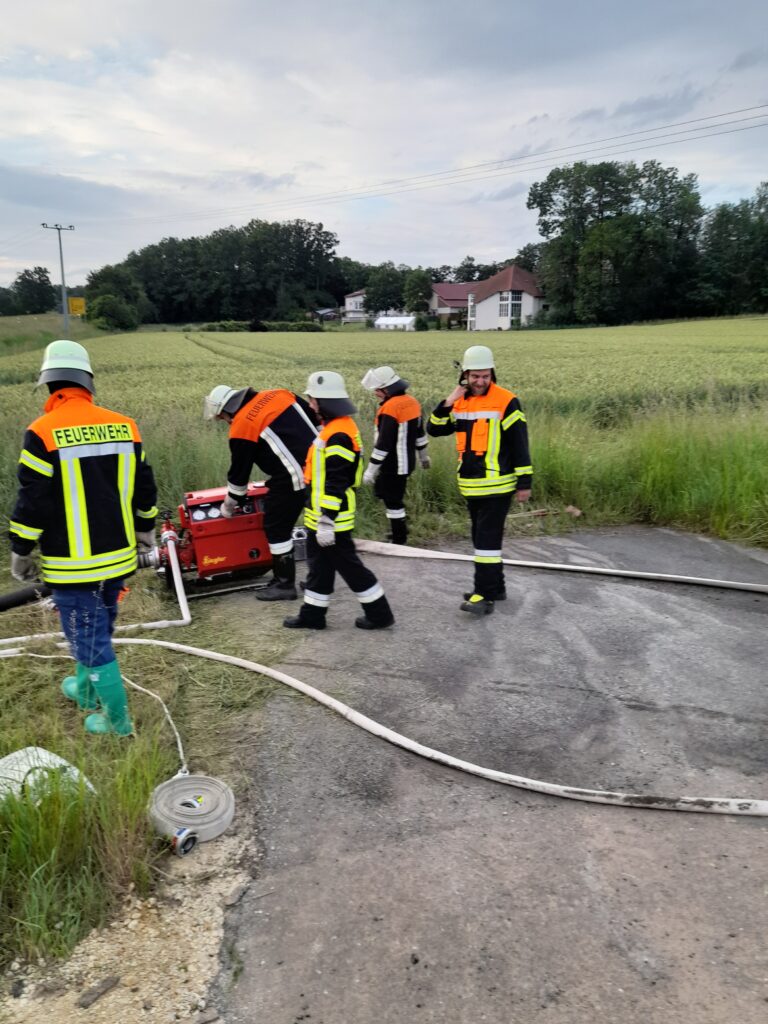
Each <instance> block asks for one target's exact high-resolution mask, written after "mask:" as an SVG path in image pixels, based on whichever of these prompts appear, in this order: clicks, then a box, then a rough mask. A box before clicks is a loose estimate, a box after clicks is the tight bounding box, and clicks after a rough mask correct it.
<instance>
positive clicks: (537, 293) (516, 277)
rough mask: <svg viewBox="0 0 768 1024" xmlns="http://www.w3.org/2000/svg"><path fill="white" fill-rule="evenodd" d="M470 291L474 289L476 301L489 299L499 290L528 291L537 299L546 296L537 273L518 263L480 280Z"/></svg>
mask: <svg viewBox="0 0 768 1024" xmlns="http://www.w3.org/2000/svg"><path fill="white" fill-rule="evenodd" d="M470 291H474V296H475V303H478V302H482V301H483V299H487V298H489V297H490V296H491V295H495V294H496V293H497V292H527V293H528V294H529V295H533V296H534V297H535V298H537V299H541V298H543V297H544V292H542V290H541V288H539V284H538V282H537V280H536V277H535V275H534V274H532V273H531V272H530V271H529V270H523V268H522V267H518V266H517V264H516V263H512V264H511V265H510V266H508V267H504V269H503V270H500V271H499V272H498V274H494V275H493V277H489V278H487V279H486V280H485V281H478V282H477V283H476V284H475V285H474V286H473V287H470Z"/></svg>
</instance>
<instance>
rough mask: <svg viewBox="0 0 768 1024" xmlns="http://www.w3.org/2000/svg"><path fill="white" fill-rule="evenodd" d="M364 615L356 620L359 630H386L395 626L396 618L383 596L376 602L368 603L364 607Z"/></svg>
mask: <svg viewBox="0 0 768 1024" xmlns="http://www.w3.org/2000/svg"><path fill="white" fill-rule="evenodd" d="M363 611H364V612H365V614H364V615H360V616H359V617H358V618H356V619H355V625H356V626H357V628H358V629H386V628H387V626H394V624H395V616H394V615H393V614H392V609H391V608H390V607H389V601H387V599H386V597H384V596H383V595H382V596H381V597H377V598H376V600H375V601H367V602H366V603H365V604H364V605H363Z"/></svg>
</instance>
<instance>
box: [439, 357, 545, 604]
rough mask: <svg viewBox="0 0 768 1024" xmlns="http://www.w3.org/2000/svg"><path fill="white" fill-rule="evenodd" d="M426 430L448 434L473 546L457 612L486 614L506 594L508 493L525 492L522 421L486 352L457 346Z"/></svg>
mask: <svg viewBox="0 0 768 1024" xmlns="http://www.w3.org/2000/svg"><path fill="white" fill-rule="evenodd" d="M427 431H428V433H429V434H431V435H432V436H433V437H440V436H442V435H445V434H454V435H455V437H456V449H457V451H458V456H459V463H458V483H459V491H460V492H461V494H462V495H463V496H464V497H465V498H466V501H467V508H468V509H469V517H470V520H471V523H472V544H473V546H474V549H475V559H474V561H475V578H474V586H473V589H472V590H471V591H470V592H469V593H468V594H465V595H464V602H463V604H462V605H461V609H462V611H465V612H470V613H471V614H473V615H488V614H490V613H491V612H492V611H493V609H494V602H495V601H503V600H504V599H505V598H506V596H507V594H506V590H505V585H504V565H503V563H502V561H501V545H502V540H503V538H504V520H505V519H506V517H507V513H508V512H509V507H510V504H511V502H512V496H513V495H514V497H515V499H516V500H517V501H519V502H526V501H528V499H529V498H530V496H531V475H532V473H533V469H532V467H531V465H530V462H531V457H530V454H529V451H528V427H527V424H526V419H525V416H524V414H523V410H522V409H521V407H520V402H519V400H518V398H517V396H516V395H514V394H513V393H512V392H511V391H507V389H506V388H502V387H499V385H498V384H497V383H496V368H495V363H494V359H493V353H492V352H491V350H490V349H489V348H487V347H486V346H485V345H472V346H471V348H468V349H467V350H466V352H465V353H464V357H463V359H462V362H461V374H460V377H459V383H458V384H457V386H456V387H455V388H454V389H453V391H452V392H451V393H450V395H448V397H447V398H445V399H444V400H443V401H442V402H440V404H439V405H438V406H437V408H436V409H435V410H434V412H433V413H432V415H431V416H430V418H429V423H428V425H427Z"/></svg>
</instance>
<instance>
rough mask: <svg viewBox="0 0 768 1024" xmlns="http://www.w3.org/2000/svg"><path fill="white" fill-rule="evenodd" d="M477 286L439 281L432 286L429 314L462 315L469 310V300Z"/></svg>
mask: <svg viewBox="0 0 768 1024" xmlns="http://www.w3.org/2000/svg"><path fill="white" fill-rule="evenodd" d="M475 287H476V285H474V284H472V283H469V284H461V283H459V282H456V283H452V282H448V281H438V282H437V283H436V284H433V285H432V296H431V298H430V300H429V312H430V313H431V315H432V316H444V317H449V316H450V315H451V314H452V313H453V314H457V313H461V312H463V311H464V310H466V308H467V298H468V296H469V293H470V292H471V291H472V289H473V288H475Z"/></svg>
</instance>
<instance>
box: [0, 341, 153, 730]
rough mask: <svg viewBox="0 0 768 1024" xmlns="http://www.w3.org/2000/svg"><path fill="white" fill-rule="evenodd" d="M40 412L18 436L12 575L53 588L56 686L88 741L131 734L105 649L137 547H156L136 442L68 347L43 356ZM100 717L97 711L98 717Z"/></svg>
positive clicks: (134, 431) (119, 682) (130, 425)
mask: <svg viewBox="0 0 768 1024" xmlns="http://www.w3.org/2000/svg"><path fill="white" fill-rule="evenodd" d="M40 384H47V386H48V391H49V398H48V400H47V402H46V403H45V411H44V413H43V415H42V416H40V417H39V418H38V419H36V420H35V421H34V422H33V423H32V424H31V425H30V426H29V427H28V428H27V431H26V433H25V435H24V442H23V448H22V451H21V455H20V457H19V464H18V473H17V475H18V480H19V491H18V497H17V500H16V505H15V507H14V510H13V513H12V515H11V522H10V541H11V574H12V576H13V577H14V579H17V580H19V581H20V582H29V581H32V580H35V579H36V578H37V565H36V561H35V558H34V556H33V555H32V551H33V549H34V547H35V545H36V544H39V546H40V551H41V569H42V576H43V580H44V581H45V582H46V583H47V584H48V586H49V587H50V588H51V591H52V595H53V600H54V602H55V604H56V608H57V609H58V612H59V614H60V616H61V625H62V629H63V631H64V635H65V636H66V638H67V640H68V641H69V644H70V647H71V650H72V654H73V655H74V658H75V661H76V668H75V675H74V676H68V677H67V678H66V679H65V680H64V681H63V682H62V684H61V687H62V690H63V692H64V694H65V696H67V697H68V698H69V699H70V700H73V701H76V702H77V704H78V705H79V706H80V707H81V708H82V709H83V710H85V711H91V712H93V714H90V715H88V717H87V718H86V719H85V728H86V730H87V731H88V732H90V733H117V734H119V735H121V736H127V735H130V734H131V733H132V732H133V723H132V722H131V718H130V715H129V713H128V702H127V699H126V694H125V686H124V684H123V679H122V676H121V674H120V669H119V667H118V664H117V660H116V658H115V652H114V649H113V647H112V633H113V630H114V624H115V619H116V617H117V603H118V599H119V597H120V595H121V592H122V591H123V589H124V587H125V580H126V578H127V577H128V576H130V575H131V574H132V573H133V572H135V571H136V568H137V564H138V558H137V545H138V547H139V549H141V550H147V551H149V550H151V549H152V548H153V547H154V525H155V517H156V515H157V508H156V507H155V502H156V500H157V491H156V488H155V481H154V477H153V475H152V470H151V468H150V466H149V463H148V462H147V461H146V458H145V455H144V450H143V447H142V443H141V436H140V434H139V430H138V427H137V426H136V424H135V422H134V421H133V420H132V419H130V418H129V417H127V416H123V415H122V414H120V413H117V412H113V411H112V410H110V409H105V408H102V407H101V406H98V405H95V404H94V401H93V396H94V384H93V371H92V369H91V364H90V359H89V357H88V353H87V351H86V350H85V349H84V348H83V346H82V345H79V344H78V343H77V342H74V341H65V340H62V341H54V342H51V344H50V345H48V347H47V348H46V350H45V357H44V359H43V364H42V368H41V371H40V377H39V380H38V385H40ZM99 708H100V710H99Z"/></svg>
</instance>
